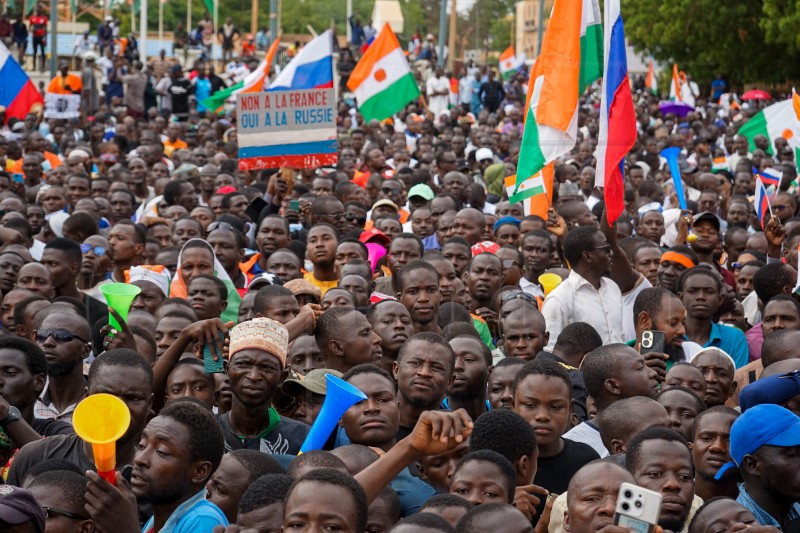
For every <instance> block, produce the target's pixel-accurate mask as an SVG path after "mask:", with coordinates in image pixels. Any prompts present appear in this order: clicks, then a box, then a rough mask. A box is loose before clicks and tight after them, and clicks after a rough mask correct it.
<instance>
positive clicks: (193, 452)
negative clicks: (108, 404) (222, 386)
mask: <svg viewBox="0 0 800 533" xmlns="http://www.w3.org/2000/svg"><path fill="white" fill-rule="evenodd" d="M224 452H225V447H224V440H223V438H222V434H221V432H220V429H219V426H218V425H217V424H215V423H214V415H213V414H211V412H210V411H209V410H208V409H207V408H206V407H205V406H203V405H202V404H200V402H199V401H197V400H193V399H182V400H178V401H175V402H173V403H172V404H170V405H168V406H167V407H165V408H164V409H162V410H161V412H160V413H159V415H158V416H156V417H155V418H153V419H152V420H151V421H150V422H149V423H148V424H147V427H146V428H144V431H142V439H141V441H140V442H139V446H138V447H137V451H136V455H135V457H134V459H133V472H132V475H131V482H130V489H129V488H128V487H127V485H125V484H122V483H117V485H116V486H115V485H112V484H111V483H109V482H108V481H106V480H105V479H103V478H101V477H100V476H99V475H97V474H96V473H95V472H89V473H88V477H89V483H88V485H87V487H86V491H87V492H86V506H85V508H86V511H87V513H88V514H89V516H90V517H91V518H92V519H94V523H95V526H96V527H97V530H98V531H118V532H120V533H123V532H124V533H128V532H130V533H134V532H138V531H139V517H138V509H137V503H144V502H147V503H150V504H151V505H152V510H153V516H152V517H150V519H149V520H148V521H147V523H146V524H145V525H144V528H143V529H142V531H173V532H174V533H189V532H194V531H211V530H212V529H214V527H215V526H218V525H219V526H227V525H228V519H227V518H226V517H225V514H224V513H223V512H222V510H221V509H220V508H219V507H217V506H216V505H215V504H213V503H211V502H210V501H208V500H206V492H207V491H206V488H205V486H206V482H207V481H208V480H209V479H210V478H211V475H212V474H213V473H214V471H215V470H216V469H217V467H219V464H220V462H221V461H222V455H223V454H224Z"/></svg>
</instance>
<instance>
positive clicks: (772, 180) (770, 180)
mask: <svg viewBox="0 0 800 533" xmlns="http://www.w3.org/2000/svg"><path fill="white" fill-rule="evenodd" d="M753 174H755V175H756V176H757V177H758V180H756V181H761V182H763V183H764V185H765V186H767V187H769V186H770V185H774V186H775V188H776V189H777V188H778V187H779V186H780V184H781V179H782V178H783V172H781V171H780V170H775V169H774V168H765V169H764V170H763V171H760V170H758V169H757V168H756V167H753Z"/></svg>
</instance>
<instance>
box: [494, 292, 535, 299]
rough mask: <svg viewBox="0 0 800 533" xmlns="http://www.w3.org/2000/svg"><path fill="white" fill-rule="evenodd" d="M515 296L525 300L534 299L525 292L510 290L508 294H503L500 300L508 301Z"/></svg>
mask: <svg viewBox="0 0 800 533" xmlns="http://www.w3.org/2000/svg"><path fill="white" fill-rule="evenodd" d="M517 298H519V299H521V300H525V301H526V302H534V301H536V299H535V298H534V297H533V296H531V295H530V294H528V293H527V292H523V291H511V292H509V293H508V294H504V295H503V297H502V298H500V301H501V302H510V301H511V300H516V299H517Z"/></svg>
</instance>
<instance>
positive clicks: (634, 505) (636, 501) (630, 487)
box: [614, 483, 661, 533]
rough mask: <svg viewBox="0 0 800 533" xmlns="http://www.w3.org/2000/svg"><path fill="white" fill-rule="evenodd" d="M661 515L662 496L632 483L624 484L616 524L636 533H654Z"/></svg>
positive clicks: (618, 498)
mask: <svg viewBox="0 0 800 533" xmlns="http://www.w3.org/2000/svg"><path fill="white" fill-rule="evenodd" d="M659 514H661V494H660V493H658V492H654V491H652V490H648V489H644V488H642V487H640V486H638V485H634V484H632V483H623V484H622V485H621V486H620V488H619V494H618V495H617V508H616V510H615V511H614V524H616V525H618V526H622V527H626V528H628V529H630V530H631V531H633V532H634V533H653V531H654V530H655V526H656V524H658V516H659Z"/></svg>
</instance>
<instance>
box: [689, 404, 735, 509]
mask: <svg viewBox="0 0 800 533" xmlns="http://www.w3.org/2000/svg"><path fill="white" fill-rule="evenodd" d="M738 416H739V412H738V411H736V410H735V409H731V408H730V407H725V406H724V405H717V406H715V407H712V408H710V409H706V410H705V411H703V412H702V413H700V414H699V415H697V418H695V419H694V428H693V431H694V440H692V462H693V463H694V467H695V469H696V471H697V474H696V475H695V478H694V482H695V493H696V494H697V495H698V496H700V497H701V498H703V500H704V501H708V500H710V499H711V498H716V497H718V496H727V497H729V498H735V497H736V496H738V495H739V487H738V486H737V485H738V483H737V481H738V480H737V479H736V477H735V476H728V477H727V478H726V479H723V480H717V479H714V476H716V475H717V472H719V469H720V468H722V466H723V465H724V464H725V463H727V462H728V461H730V460H731V454H730V438H731V426H732V425H733V422H734V421H735V420H736V418H737V417H738Z"/></svg>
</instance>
